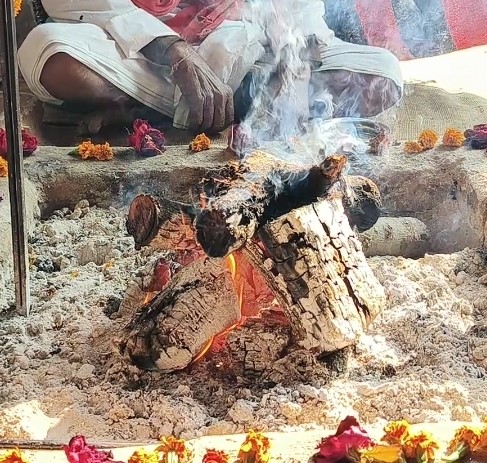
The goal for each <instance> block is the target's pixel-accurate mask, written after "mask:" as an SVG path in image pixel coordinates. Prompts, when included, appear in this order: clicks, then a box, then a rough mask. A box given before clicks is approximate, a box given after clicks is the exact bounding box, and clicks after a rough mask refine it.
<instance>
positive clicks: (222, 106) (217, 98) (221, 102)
mask: <svg viewBox="0 0 487 463" xmlns="http://www.w3.org/2000/svg"><path fill="white" fill-rule="evenodd" d="M213 105H214V107H215V108H214V115H213V124H212V127H211V129H210V131H211V132H214V133H216V132H221V131H222V130H223V129H224V128H225V111H226V105H227V92H225V91H217V92H216V93H215V95H214V98H213Z"/></svg>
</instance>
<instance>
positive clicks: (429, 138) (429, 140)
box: [418, 130, 438, 150]
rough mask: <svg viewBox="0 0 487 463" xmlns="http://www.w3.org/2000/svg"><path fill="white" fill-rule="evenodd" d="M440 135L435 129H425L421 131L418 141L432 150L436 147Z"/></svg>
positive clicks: (426, 148)
mask: <svg viewBox="0 0 487 463" xmlns="http://www.w3.org/2000/svg"><path fill="white" fill-rule="evenodd" d="M437 141H438V135H436V133H435V132H433V130H424V131H423V132H421V133H420V135H419V138H418V143H419V144H420V145H421V146H422V147H423V148H424V149H425V150H430V149H432V148H434V147H435V145H436V142H437Z"/></svg>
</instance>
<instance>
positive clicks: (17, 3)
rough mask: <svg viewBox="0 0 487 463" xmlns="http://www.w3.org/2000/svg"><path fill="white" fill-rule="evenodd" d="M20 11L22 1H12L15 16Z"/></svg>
mask: <svg viewBox="0 0 487 463" xmlns="http://www.w3.org/2000/svg"><path fill="white" fill-rule="evenodd" d="M20 10H22V0H14V13H15V16H17V15H18V14H19V13H20Z"/></svg>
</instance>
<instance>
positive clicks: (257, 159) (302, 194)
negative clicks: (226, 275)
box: [127, 152, 381, 257]
mask: <svg viewBox="0 0 487 463" xmlns="http://www.w3.org/2000/svg"><path fill="white" fill-rule="evenodd" d="M265 156H267V155H265V154H263V153H261V152H256V154H254V155H253V156H251V157H250V158H249V159H248V160H247V161H246V163H245V164H243V165H240V166H238V165H230V166H227V167H225V168H224V169H222V170H219V171H217V172H210V173H209V174H208V175H207V177H206V178H205V179H204V180H203V182H202V190H203V191H202V193H201V195H202V198H203V201H204V202H208V204H205V205H206V206H207V207H206V208H203V209H201V208H197V207H195V206H193V205H190V204H184V203H180V202H177V201H171V200H169V199H167V198H164V197H154V196H150V195H139V196H137V197H136V198H135V199H134V200H133V201H132V203H131V205H130V209H129V213H128V217H127V231H128V232H129V234H130V235H132V236H133V238H134V241H135V245H136V248H137V249H140V248H141V247H142V246H148V245H150V246H151V247H152V248H153V249H157V250H176V251H178V250H186V251H187V250H190V251H194V250H195V249H196V246H197V245H196V241H197V242H198V244H199V245H200V246H201V248H202V250H203V251H204V252H205V253H206V254H207V255H209V256H210V257H223V256H226V255H228V254H229V253H230V252H233V251H234V250H235V249H238V248H240V247H242V246H243V245H244V244H245V242H247V241H250V240H251V239H252V237H253V236H254V234H255V232H256V230H257V229H258V228H259V227H260V226H261V225H263V224H265V223H266V222H267V221H268V220H270V219H272V218H274V217H279V216H280V215H282V214H285V213H286V212H289V211H291V210H292V209H294V208H297V207H300V206H303V205H306V204H309V203H312V202H313V201H316V200H317V199H319V198H321V197H325V196H326V195H327V194H328V193H330V192H331V189H332V186H333V185H336V183H337V181H338V180H339V179H340V177H341V175H342V171H343V168H344V166H345V163H346V157H345V156H331V157H329V158H326V159H325V161H323V162H322V163H321V164H320V165H317V166H312V167H311V168H309V169H308V170H303V169H296V167H295V166H294V171H293V170H292V169H293V166H290V165H288V164H284V163H282V162H277V161H276V160H275V159H273V158H271V161H272V160H273V161H274V164H272V163H269V164H270V165H273V169H274V170H270V168H267V169H268V170H265V165H266V164H265V160H266V158H265ZM249 166H251V167H249ZM285 168H286V169H287V170H284V169H285ZM259 169H260V170H261V172H259ZM345 179H346V181H345V185H344V186H346V190H347V191H345V192H344V193H340V194H341V195H342V197H343V201H344V206H345V210H346V212H347V217H348V219H349V221H350V223H351V225H352V226H356V227H357V229H358V230H359V231H365V230H368V229H369V228H371V227H372V226H373V225H374V224H375V222H376V221H377V219H378V218H379V215H380V211H381V199H380V193H379V189H378V188H377V186H376V185H375V184H374V183H373V182H372V181H371V180H369V179H368V178H365V177H355V176H347V177H345ZM337 194H338V191H337ZM208 198H211V199H208ZM195 229H196V231H195Z"/></svg>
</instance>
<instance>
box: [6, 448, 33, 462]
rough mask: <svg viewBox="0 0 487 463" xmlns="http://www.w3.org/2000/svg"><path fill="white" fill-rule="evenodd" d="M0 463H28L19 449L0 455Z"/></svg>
mask: <svg viewBox="0 0 487 463" xmlns="http://www.w3.org/2000/svg"><path fill="white" fill-rule="evenodd" d="M0 463H28V460H27V458H25V456H24V454H23V453H22V452H21V451H20V450H19V449H13V450H10V451H8V452H6V453H3V454H1V455H0Z"/></svg>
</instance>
